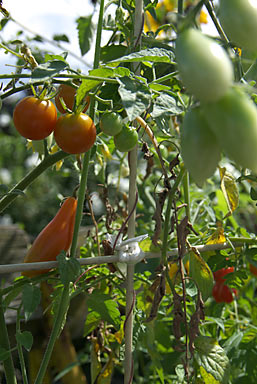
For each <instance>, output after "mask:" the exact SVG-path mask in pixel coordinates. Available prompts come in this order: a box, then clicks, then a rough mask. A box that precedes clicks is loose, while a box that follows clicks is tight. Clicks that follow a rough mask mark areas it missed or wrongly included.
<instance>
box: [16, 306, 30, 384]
mask: <svg viewBox="0 0 257 384" xmlns="http://www.w3.org/2000/svg"><path fill="white" fill-rule="evenodd" d="M20 312H21V306H20V308H19V309H18V311H17V321H16V333H18V332H20V331H21V328H20V322H21V314H20ZM17 347H18V355H19V360H20V366H21V373H22V380H23V384H28V377H27V371H26V365H25V361H24V355H23V350H22V345H21V343H20V342H19V341H18V340H17Z"/></svg>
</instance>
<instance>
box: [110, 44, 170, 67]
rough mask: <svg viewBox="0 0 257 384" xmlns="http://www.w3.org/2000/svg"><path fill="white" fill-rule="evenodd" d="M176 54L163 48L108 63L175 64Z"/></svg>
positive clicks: (130, 55) (144, 50) (147, 50)
mask: <svg viewBox="0 0 257 384" xmlns="http://www.w3.org/2000/svg"><path fill="white" fill-rule="evenodd" d="M174 56H175V55H174V53H173V52H172V51H168V50H166V49H163V48H151V49H143V50H142V51H139V52H134V53H131V54H129V55H126V56H123V57H120V58H118V59H117V60H113V61H111V62H109V63H108V65H115V66H116V65H118V64H119V63H128V62H130V63H131V62H141V63H142V62H152V63H169V64H173V63H174Z"/></svg>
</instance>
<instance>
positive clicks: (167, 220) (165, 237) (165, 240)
mask: <svg viewBox="0 0 257 384" xmlns="http://www.w3.org/2000/svg"><path fill="white" fill-rule="evenodd" d="M185 172H186V170H185V168H181V170H180V173H179V175H178V177H177V178H176V180H175V183H174V184H173V186H172V188H171V190H170V191H169V196H168V204H167V208H166V213H165V220H164V229H163V239H162V253H161V263H162V264H163V265H166V266H167V245H168V235H169V228H170V217H171V210H172V203H173V200H174V196H175V193H176V190H177V189H178V187H179V185H180V183H181V181H182V179H183V176H184V174H185Z"/></svg>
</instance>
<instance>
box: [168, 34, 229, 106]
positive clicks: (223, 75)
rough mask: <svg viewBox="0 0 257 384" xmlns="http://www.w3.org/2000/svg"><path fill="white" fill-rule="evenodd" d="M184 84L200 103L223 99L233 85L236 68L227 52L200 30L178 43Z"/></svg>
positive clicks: (182, 37) (187, 35) (178, 60)
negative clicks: (234, 68) (234, 69)
mask: <svg viewBox="0 0 257 384" xmlns="http://www.w3.org/2000/svg"><path fill="white" fill-rule="evenodd" d="M175 53H176V59H177V63H178V70H179V73H180V75H181V79H182V82H183V83H184V85H185V87H186V88H187V89H188V91H189V92H190V93H192V94H193V95H194V96H195V97H196V98H198V99H199V100H200V101H205V102H206V101H207V102H209V101H215V100H218V99H219V98H221V97H222V96H223V95H224V94H225V93H226V92H227V90H228V88H229V87H230V86H231V85H232V83H233V78H234V74H233V67H232V63H231V61H230V59H229V57H228V55H227V53H226V51H225V50H224V49H223V48H222V47H221V46H220V45H219V44H218V43H216V42H215V41H214V40H212V39H210V38H208V37H207V36H205V35H203V34H202V33H201V32H200V31H199V30H196V29H192V28H190V29H187V30H185V31H184V32H182V33H181V34H180V35H179V36H178V38H177V42H176V50H175Z"/></svg>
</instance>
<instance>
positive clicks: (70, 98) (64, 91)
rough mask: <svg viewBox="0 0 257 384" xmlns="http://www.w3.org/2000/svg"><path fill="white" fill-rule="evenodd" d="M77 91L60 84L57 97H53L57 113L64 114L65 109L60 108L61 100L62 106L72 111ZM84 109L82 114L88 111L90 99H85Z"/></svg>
mask: <svg viewBox="0 0 257 384" xmlns="http://www.w3.org/2000/svg"><path fill="white" fill-rule="evenodd" d="M76 92H77V89H76V88H74V87H73V86H72V85H69V84H61V85H60V86H59V88H58V91H57V95H56V96H55V105H56V108H57V109H58V111H59V112H61V113H66V111H65V109H64V108H63V106H62V103H61V99H63V101H64V104H65V105H66V107H67V108H68V109H70V110H71V111H72V109H73V107H74V101H75V96H76ZM85 103H86V105H85V108H84V109H83V112H84V113H85V112H86V111H87V110H88V107H89V103H90V97H89V96H86V98H85Z"/></svg>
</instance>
